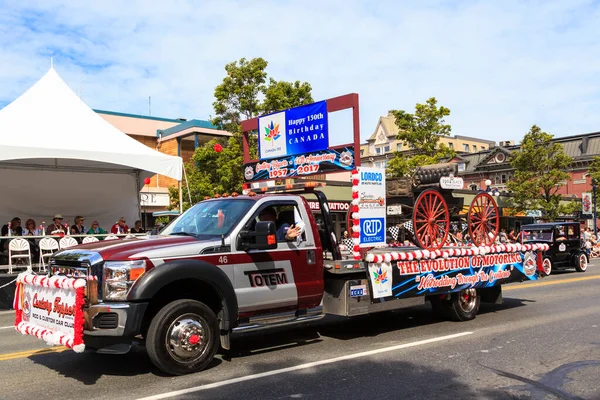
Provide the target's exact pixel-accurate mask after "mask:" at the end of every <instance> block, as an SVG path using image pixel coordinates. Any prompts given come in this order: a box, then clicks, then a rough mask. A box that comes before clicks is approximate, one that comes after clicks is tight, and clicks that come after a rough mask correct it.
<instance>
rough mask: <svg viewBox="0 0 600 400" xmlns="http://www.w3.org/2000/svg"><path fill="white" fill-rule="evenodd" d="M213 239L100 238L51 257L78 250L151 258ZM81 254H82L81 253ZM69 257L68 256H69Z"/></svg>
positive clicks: (116, 257)
mask: <svg viewBox="0 0 600 400" xmlns="http://www.w3.org/2000/svg"><path fill="white" fill-rule="evenodd" d="M213 243H214V241H200V240H197V239H195V238H193V237H190V236H142V237H137V238H132V239H119V240H116V239H115V240H101V241H99V242H94V243H88V244H82V245H79V246H76V247H72V248H70V249H65V250H61V251H59V252H57V253H55V254H54V256H53V257H52V258H57V259H60V258H61V256H63V257H65V256H71V257H72V256H73V255H75V254H76V253H77V252H78V251H81V252H82V253H85V254H89V253H90V252H95V253H98V254H100V256H101V257H102V259H103V260H127V259H129V258H138V257H147V256H150V257H149V258H152V255H154V254H156V253H170V251H169V248H172V247H178V249H181V248H182V247H183V248H185V247H187V246H185V245H186V244H192V245H194V247H196V248H197V246H200V247H208V246H210V245H211V244H213ZM172 250H175V249H172ZM82 255H83V254H82ZM71 257H69V258H71Z"/></svg>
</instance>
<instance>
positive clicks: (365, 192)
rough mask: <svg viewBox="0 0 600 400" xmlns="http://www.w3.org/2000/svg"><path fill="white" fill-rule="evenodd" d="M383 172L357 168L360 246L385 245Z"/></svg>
mask: <svg viewBox="0 0 600 400" xmlns="http://www.w3.org/2000/svg"><path fill="white" fill-rule="evenodd" d="M386 214H387V208H386V206H385V170H384V169H380V168H370V167H358V215H359V220H360V245H361V246H379V245H385V244H386V242H385V229H386Z"/></svg>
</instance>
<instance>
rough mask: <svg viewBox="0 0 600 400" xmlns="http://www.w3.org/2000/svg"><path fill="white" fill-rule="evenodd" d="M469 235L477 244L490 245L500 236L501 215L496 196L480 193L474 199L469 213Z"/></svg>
mask: <svg viewBox="0 0 600 400" xmlns="http://www.w3.org/2000/svg"><path fill="white" fill-rule="evenodd" d="M468 221H469V235H470V236H471V240H472V241H473V243H475V245H477V246H490V245H491V244H493V243H494V240H496V236H498V226H499V225H500V215H499V213H498V206H497V205H496V202H495V201H494V198H493V197H492V196H490V195H489V194H487V193H479V194H478V195H477V196H475V198H474V199H473V202H472V203H471V206H470V207H469V214H468Z"/></svg>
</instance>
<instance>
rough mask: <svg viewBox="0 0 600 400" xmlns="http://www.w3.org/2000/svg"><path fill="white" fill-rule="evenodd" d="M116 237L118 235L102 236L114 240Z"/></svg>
mask: <svg viewBox="0 0 600 400" xmlns="http://www.w3.org/2000/svg"><path fill="white" fill-rule="evenodd" d="M118 238H119V237H118V236H117V235H108V236H107V237H105V238H104V240H115V239H118Z"/></svg>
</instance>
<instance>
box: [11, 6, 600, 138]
mask: <svg viewBox="0 0 600 400" xmlns="http://www.w3.org/2000/svg"><path fill="white" fill-rule="evenodd" d="M598 21H600V4H599V3H598V2H597V1H595V2H594V1H579V0H558V1H464V2H461V1H443V0H437V1H436V0H433V1H358V0H357V1H354V0H328V1H313V0H302V1H292V0H287V1H285V0H282V1H276V0H263V1H253V0H248V1H227V0H220V1H196V2H190V1H169V2H150V1H101V2H81V1H52V0H39V1H38V0H31V1H21V2H18V3H17V2H14V1H3V0H0V60H1V62H0V88H2V90H1V91H0V107H2V106H4V105H6V104H7V103H9V102H10V101H12V100H14V99H15V98H16V97H18V96H19V95H20V94H21V93H22V92H24V91H25V90H26V89H27V88H29V87H30V86H31V85H32V84H33V83H35V82H36V81H37V80H38V79H39V78H40V77H41V76H42V75H43V74H44V73H45V72H46V71H47V70H48V68H49V58H50V57H51V56H53V57H54V63H55V67H56V69H57V71H58V72H59V74H60V75H61V76H62V77H63V78H64V79H65V80H66V81H67V83H68V84H69V85H70V86H71V88H72V89H73V90H75V91H76V92H80V93H81V95H82V98H83V99H84V100H85V101H86V102H87V103H88V104H89V105H90V106H91V107H93V108H96V109H103V110H111V111H119V112H127V113H137V114H147V113H148V96H152V115H155V116H161V117H170V118H178V117H183V118H188V119H192V118H197V119H207V118H208V117H209V115H211V114H212V102H213V91H214V87H215V86H216V85H217V84H219V83H220V81H221V80H222V78H223V76H224V69H223V67H224V65H225V64H226V63H228V62H231V61H234V60H238V59H240V58H241V57H247V58H252V57H263V58H265V59H266V60H267V61H268V62H269V67H268V72H269V75H270V76H272V77H273V78H275V79H278V80H296V79H298V80H302V81H308V82H309V83H310V84H311V85H312V87H313V97H314V98H315V100H321V99H325V98H330V97H334V96H338V95H341V94H345V93H350V92H356V93H359V95H360V100H361V115H360V118H361V133H362V135H361V136H362V139H363V140H364V139H366V138H367V137H368V136H369V135H370V134H371V133H372V132H373V130H374V129H375V126H376V123H377V120H378V117H379V116H380V115H385V114H386V113H387V111H388V110H390V109H405V110H413V109H414V105H415V103H417V102H424V101H425V100H426V99H427V98H429V97H431V96H435V97H436V98H437V99H438V100H439V102H440V103H441V104H443V105H445V106H447V107H449V108H450V109H451V111H452V115H451V116H450V117H449V118H448V120H447V121H448V122H449V123H450V124H451V125H452V128H453V129H452V134H453V135H457V134H458V135H467V136H475V137H484V138H488V139H492V140H495V141H500V140H511V139H512V140H516V141H518V140H519V139H521V138H522V136H523V134H524V133H525V132H527V130H528V129H529V127H530V126H531V125H532V124H538V125H539V126H541V127H542V129H544V130H545V131H548V132H550V133H553V134H554V135H555V136H565V135H571V134H578V133H585V132H595V131H599V130H600V57H599V55H600V24H599V23H598ZM349 119H350V114H349V113H345V114H342V115H341V116H338V117H337V118H334V119H333V121H332V122H333V130H334V132H333V139H332V142H335V143H341V142H347V141H348V140H347V139H346V138H345V135H350V132H349V130H348V128H349V127H350V126H351V125H350V123H349V122H350V121H349ZM348 138H349V136H348Z"/></svg>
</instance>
